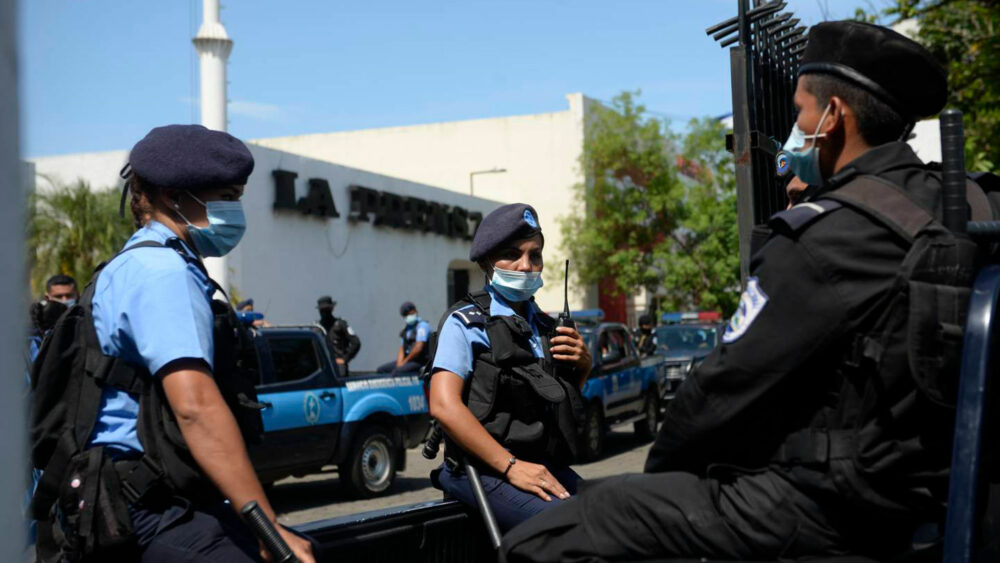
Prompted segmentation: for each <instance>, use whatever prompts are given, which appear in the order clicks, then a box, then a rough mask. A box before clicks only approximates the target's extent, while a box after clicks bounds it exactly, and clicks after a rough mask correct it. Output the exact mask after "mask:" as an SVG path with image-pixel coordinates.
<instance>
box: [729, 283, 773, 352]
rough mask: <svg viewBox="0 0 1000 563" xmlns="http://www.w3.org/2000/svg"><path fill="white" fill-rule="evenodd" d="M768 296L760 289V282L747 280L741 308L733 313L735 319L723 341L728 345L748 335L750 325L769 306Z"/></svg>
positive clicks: (730, 322) (732, 319) (731, 321)
mask: <svg viewBox="0 0 1000 563" xmlns="http://www.w3.org/2000/svg"><path fill="white" fill-rule="evenodd" d="M767 299H768V298H767V294H766V293H764V290H763V289H761V287H760V280H758V279H757V277H756V276H755V277H751V278H750V279H748V280H747V288H746V289H745V290H744V291H743V295H741V296H740V304H739V307H737V308H736V312H735V313H733V317H732V318H731V319H730V320H729V324H728V325H726V332H725V333H724V334H723V335H722V341H723V342H724V343H726V344H730V343H732V342H736V341H737V340H739V339H740V337H741V336H743V335H744V334H746V332H747V330H749V329H750V325H752V324H753V322H754V320H756V319H757V315H760V312H761V311H763V310H764V306H765V305H767Z"/></svg>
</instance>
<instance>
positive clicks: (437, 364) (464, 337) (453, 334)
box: [433, 316, 472, 379]
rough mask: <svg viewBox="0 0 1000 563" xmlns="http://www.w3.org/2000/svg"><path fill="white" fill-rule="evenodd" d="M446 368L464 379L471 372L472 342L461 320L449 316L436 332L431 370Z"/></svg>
mask: <svg viewBox="0 0 1000 563" xmlns="http://www.w3.org/2000/svg"><path fill="white" fill-rule="evenodd" d="M438 370H447V371H450V372H452V373H454V374H457V375H458V376H459V377H461V378H462V379H465V378H466V377H468V376H469V374H470V373H472V343H471V342H470V341H469V336H468V332H467V331H466V329H465V326H463V325H462V322H461V321H460V320H458V319H456V318H455V317H454V316H449V317H448V320H446V321H445V322H444V326H442V327H441V332H440V333H439V334H438V344H437V353H436V354H435V355H434V369H433V371H438Z"/></svg>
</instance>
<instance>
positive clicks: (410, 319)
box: [406, 313, 418, 326]
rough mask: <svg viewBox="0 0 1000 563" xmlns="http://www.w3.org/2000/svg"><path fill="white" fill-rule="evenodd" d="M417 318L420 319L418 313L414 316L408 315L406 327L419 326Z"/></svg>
mask: <svg viewBox="0 0 1000 563" xmlns="http://www.w3.org/2000/svg"><path fill="white" fill-rule="evenodd" d="M417 318H418V317H417V314H416V313H414V314H412V315H406V325H407V326H410V325H414V324H417Z"/></svg>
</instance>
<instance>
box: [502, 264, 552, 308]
mask: <svg viewBox="0 0 1000 563" xmlns="http://www.w3.org/2000/svg"><path fill="white" fill-rule="evenodd" d="M490 285H492V286H493V289H495V290H496V291H497V293H499V294H500V295H501V296H503V298H504V299H506V300H507V301H512V302H521V301H527V300H528V299H531V296H532V295H534V294H535V292H536V291H538V290H539V288H541V287H542V273H541V272H517V271H514V270H504V269H501V268H497V267H496V266H494V267H493V275H492V276H491V277H490Z"/></svg>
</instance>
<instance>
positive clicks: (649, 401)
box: [632, 389, 660, 442]
mask: <svg viewBox="0 0 1000 563" xmlns="http://www.w3.org/2000/svg"><path fill="white" fill-rule="evenodd" d="M642 412H643V413H644V414H645V415H646V416H645V418H643V419H642V420H639V421H636V422H633V423H632V428H633V429H635V435H636V436H638V438H639V439H640V440H642V441H643V442H649V441H650V440H652V439H653V438H655V437H656V427H657V422H658V417H659V414H660V401H659V399H658V398H657V397H656V391H655V390H652V389H651V390H650V391H649V392H647V393H646V401H645V402H644V403H643V405H642Z"/></svg>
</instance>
